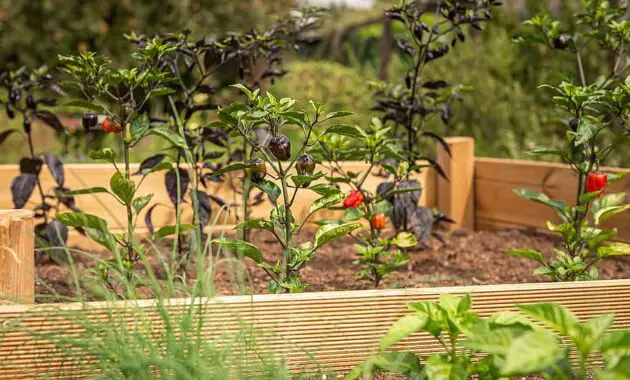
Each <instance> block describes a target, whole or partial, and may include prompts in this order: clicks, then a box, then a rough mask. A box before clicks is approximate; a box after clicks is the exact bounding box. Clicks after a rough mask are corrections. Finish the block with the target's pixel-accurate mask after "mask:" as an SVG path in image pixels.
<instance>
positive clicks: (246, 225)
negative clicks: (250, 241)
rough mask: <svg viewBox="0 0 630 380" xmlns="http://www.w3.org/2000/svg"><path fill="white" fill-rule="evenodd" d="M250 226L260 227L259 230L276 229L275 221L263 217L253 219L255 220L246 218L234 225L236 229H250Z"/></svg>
mask: <svg viewBox="0 0 630 380" xmlns="http://www.w3.org/2000/svg"><path fill="white" fill-rule="evenodd" d="M250 228H255V229H259V230H267V231H271V232H273V231H274V228H273V223H271V222H269V221H266V220H263V219H253V220H246V221H244V222H241V223H239V224H238V225H237V226H236V227H234V229H238V230H240V229H250Z"/></svg>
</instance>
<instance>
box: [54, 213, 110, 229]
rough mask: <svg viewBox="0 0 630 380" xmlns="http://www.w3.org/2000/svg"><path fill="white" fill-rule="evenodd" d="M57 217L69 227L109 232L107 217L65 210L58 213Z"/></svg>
mask: <svg viewBox="0 0 630 380" xmlns="http://www.w3.org/2000/svg"><path fill="white" fill-rule="evenodd" d="M55 218H57V219H58V220H59V221H60V222H61V223H63V224H65V225H66V226H68V227H80V228H93V229H95V230H98V231H103V232H108V230H107V222H106V221H105V219H101V218H99V217H98V216H95V215H90V214H84V213H82V212H64V213H61V214H57V215H56V216H55Z"/></svg>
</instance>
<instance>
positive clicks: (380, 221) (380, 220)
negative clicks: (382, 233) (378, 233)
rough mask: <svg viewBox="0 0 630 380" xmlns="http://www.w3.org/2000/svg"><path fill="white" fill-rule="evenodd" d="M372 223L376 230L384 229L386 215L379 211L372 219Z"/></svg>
mask: <svg viewBox="0 0 630 380" xmlns="http://www.w3.org/2000/svg"><path fill="white" fill-rule="evenodd" d="M370 224H371V225H372V228H374V229H375V230H382V229H383V228H385V215H383V214H382V213H380V212H377V213H376V214H374V215H373V216H372V218H371V219H370Z"/></svg>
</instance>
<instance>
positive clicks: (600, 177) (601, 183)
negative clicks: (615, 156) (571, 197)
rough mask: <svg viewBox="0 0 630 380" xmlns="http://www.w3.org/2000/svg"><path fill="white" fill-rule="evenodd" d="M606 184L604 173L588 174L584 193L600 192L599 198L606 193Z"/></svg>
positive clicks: (606, 178)
mask: <svg viewBox="0 0 630 380" xmlns="http://www.w3.org/2000/svg"><path fill="white" fill-rule="evenodd" d="M607 183H608V176H607V175H606V173H595V172H591V173H588V176H586V192H587V193H592V192H594V191H601V193H600V194H599V196H600V197H601V196H602V195H604V192H605V191H606V184H607Z"/></svg>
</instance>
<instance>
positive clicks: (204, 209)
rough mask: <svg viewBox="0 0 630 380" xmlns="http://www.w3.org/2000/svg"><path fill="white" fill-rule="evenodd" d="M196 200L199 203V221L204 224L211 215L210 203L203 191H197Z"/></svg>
mask: <svg viewBox="0 0 630 380" xmlns="http://www.w3.org/2000/svg"><path fill="white" fill-rule="evenodd" d="M196 193H197V201H198V204H199V223H200V224H201V225H202V226H205V225H207V224H208V222H209V221H210V217H211V216H212V205H211V204H210V200H209V199H208V196H207V195H206V193H204V192H203V191H197V192H196Z"/></svg>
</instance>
